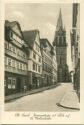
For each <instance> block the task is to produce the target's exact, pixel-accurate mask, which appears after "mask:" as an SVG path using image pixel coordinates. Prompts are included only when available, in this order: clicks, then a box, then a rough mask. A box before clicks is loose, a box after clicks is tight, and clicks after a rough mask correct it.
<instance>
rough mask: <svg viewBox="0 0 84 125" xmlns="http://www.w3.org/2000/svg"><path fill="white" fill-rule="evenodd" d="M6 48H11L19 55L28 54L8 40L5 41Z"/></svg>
mask: <svg viewBox="0 0 84 125" xmlns="http://www.w3.org/2000/svg"><path fill="white" fill-rule="evenodd" d="M5 49H7V50H10V51H11V52H13V53H14V54H17V56H20V57H22V58H26V54H25V53H24V52H23V51H21V50H20V49H18V48H17V47H15V46H14V45H12V44H10V43H8V42H5Z"/></svg>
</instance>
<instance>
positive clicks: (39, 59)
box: [33, 52, 41, 63]
mask: <svg viewBox="0 0 84 125" xmlns="http://www.w3.org/2000/svg"><path fill="white" fill-rule="evenodd" d="M33 58H34V59H35V60H36V59H37V54H36V53H35V52H34V53H33ZM38 62H40V63H41V57H39V56H38Z"/></svg>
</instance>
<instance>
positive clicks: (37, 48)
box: [35, 43, 40, 52]
mask: <svg viewBox="0 0 84 125" xmlns="http://www.w3.org/2000/svg"><path fill="white" fill-rule="evenodd" d="M35 50H37V51H38V52H39V51H40V47H39V45H38V44H37V43H35Z"/></svg>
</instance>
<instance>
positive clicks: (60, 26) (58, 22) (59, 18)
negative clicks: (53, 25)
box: [57, 9, 63, 30]
mask: <svg viewBox="0 0 84 125" xmlns="http://www.w3.org/2000/svg"><path fill="white" fill-rule="evenodd" d="M59 29H63V22H62V13H61V9H60V12H59V17H58V21H57V30H59Z"/></svg>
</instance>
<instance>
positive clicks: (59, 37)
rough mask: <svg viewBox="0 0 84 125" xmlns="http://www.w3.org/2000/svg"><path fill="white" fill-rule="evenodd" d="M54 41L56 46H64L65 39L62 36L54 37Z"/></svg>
mask: <svg viewBox="0 0 84 125" xmlns="http://www.w3.org/2000/svg"><path fill="white" fill-rule="evenodd" d="M56 41H57V44H58V45H59V44H62V45H63V44H65V43H66V37H64V36H58V37H56Z"/></svg>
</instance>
